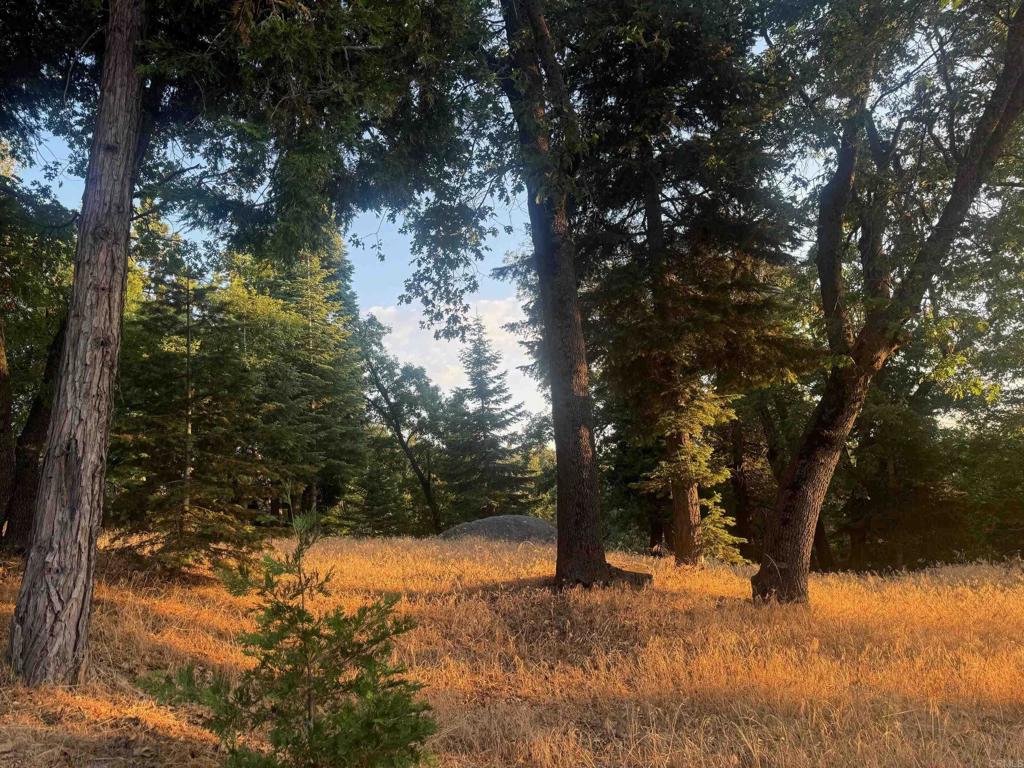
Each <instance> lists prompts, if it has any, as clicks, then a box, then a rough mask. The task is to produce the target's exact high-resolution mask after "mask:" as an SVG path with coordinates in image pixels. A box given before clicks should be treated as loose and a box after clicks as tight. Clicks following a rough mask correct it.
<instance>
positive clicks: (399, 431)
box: [367, 361, 444, 533]
mask: <svg viewBox="0 0 1024 768" xmlns="http://www.w3.org/2000/svg"><path fill="white" fill-rule="evenodd" d="M367 369H368V371H369V373H370V379H371V380H372V381H373V386H374V389H376V390H377V394H379V395H380V398H381V403H378V402H377V401H376V400H374V399H372V398H367V401H368V403H369V405H370V407H371V408H373V409H374V410H375V411H377V414H378V415H379V416H380V417H381V418H382V419H383V420H384V423H385V424H387V426H388V428H389V429H390V430H391V434H393V435H394V436H395V440H397V441H398V445H399V447H401V449H402V453H404V454H405V458H406V459H408V461H409V466H410V467H411V468H412V472H413V474H414V475H416V480H417V482H418V483H419V484H420V489H421V490H422V491H423V498H424V500H425V501H426V502H427V509H428V510H429V511H430V526H431V528H432V529H433V532H434V533H441V532H442V531H443V530H444V521H443V518H442V516H441V507H440V505H439V504H438V503H437V497H436V496H435V495H434V485H433V483H432V482H431V474H430V468H429V467H428V468H427V471H426V472H424V471H423V468H422V467H421V466H420V462H419V459H417V458H416V452H415V451H413V449H412V446H411V445H410V444H409V439H408V438H407V437H406V435H405V430H404V428H403V426H402V420H401V418H400V417H399V415H398V408H397V407H396V406H395V404H394V401H393V400H392V399H391V395H390V393H389V392H388V390H387V387H385V386H384V380H383V379H382V378H381V377H380V372H379V371H378V370H377V369H376V368H375V367H374V366H373V364H372V363H371V362H370V361H367ZM428 459H429V454H428Z"/></svg>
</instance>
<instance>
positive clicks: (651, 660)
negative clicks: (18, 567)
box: [0, 539, 1024, 768]
mask: <svg viewBox="0 0 1024 768" xmlns="http://www.w3.org/2000/svg"><path fill="white" fill-rule="evenodd" d="M311 558H312V560H313V561H314V564H315V565H316V566H317V567H318V568H321V569H328V568H330V569H332V570H333V571H334V581H333V590H334V593H333V595H332V596H331V598H330V599H329V600H328V601H327V602H330V603H333V604H338V605H341V606H343V607H345V608H346V609H351V608H354V607H356V606H357V605H359V604H361V603H363V602H365V601H367V600H371V599H374V598H375V597H378V596H381V595H392V594H397V595H400V596H401V600H400V602H399V605H398V609H399V610H400V611H401V612H402V613H404V614H407V615H410V616H412V617H413V618H414V619H415V620H416V622H417V624H418V626H417V628H416V629H415V630H414V631H413V632H411V633H410V634H409V635H407V636H406V637H405V638H403V640H402V642H401V644H400V647H399V651H398V653H399V657H400V660H401V661H402V663H404V664H405V665H406V666H407V667H408V668H409V674H410V675H411V676H412V677H414V678H415V679H416V680H418V681H419V682H421V683H423V684H424V685H425V686H426V687H425V690H424V695H425V696H426V697H427V699H428V700H429V701H430V703H431V705H432V706H433V707H434V709H435V717H436V719H437V721H438V724H439V726H440V732H439V733H438V735H437V736H435V737H434V739H433V740H432V742H431V748H432V749H433V751H434V753H435V754H436V755H437V758H438V764H439V765H440V766H444V767H452V768H454V767H456V766H457V767H458V768H490V767H493V768H499V767H501V768H505V767H507V766H538V768H563V767H564V768H569V767H570V766H571V767H572V768H578V767H581V766H582V767H586V766H602V767H607V768H620V767H622V768H641V767H642V768H648V767H651V768H660V767H665V768H669V767H673V768H674V767H676V766H679V767H680V768H682V767H683V766H697V765H701V766H764V767H766V768H767V767H768V766H772V767H775V766H780V767H781V766H786V767H787V768H803V767H805V766H806V767H807V768H817V767H818V766H825V765H828V766H850V767H851V768H853V767H854V766H856V767H857V768H861V767H865V768H872V767H873V766H960V765H964V766H999V765H1011V764H1013V761H1015V760H1024V642H1022V641H1024V572H1022V570H1021V568H1020V567H1019V566H1012V565H1007V566H994V565H968V566H958V567H945V568H940V569H935V570H931V571H925V572H921V573H916V574H906V575H899V576H894V577H888V578H881V577H872V576H852V575H829V576H819V577H814V578H813V580H812V585H811V587H812V599H813V604H812V606H811V607H810V608H807V607H792V606H768V607H764V606H756V605H754V604H752V603H751V602H750V601H749V599H748V596H749V585H748V582H747V577H748V576H749V574H748V573H746V572H744V571H743V570H741V569H729V568H720V567H712V568H708V569H705V570H686V569H684V570H679V569H676V568H675V567H673V566H672V565H671V563H669V562H666V561H657V560H653V559H649V558H639V557H631V556H623V555H616V556H614V558H613V560H614V562H615V563H616V564H617V565H620V566H625V567H630V568H632V569H636V570H647V571H650V572H653V573H654V575H655V578H654V582H653V585H652V586H651V587H649V588H647V589H645V590H642V591H633V590H629V589H626V588H613V589H604V590H594V591H590V592H587V591H581V590H569V591H565V592H552V591H550V590H549V589H547V588H546V587H545V586H544V581H545V579H546V578H547V577H548V576H549V575H550V573H551V572H552V570H553V563H552V558H553V552H552V551H551V550H550V549H548V548H542V547H534V546H531V545H522V546H519V547H516V546H514V545H498V544H483V543H480V542H474V541H461V542H434V541H413V540H405V539H393V540H383V541H381V540H376V541H371V540H329V541H326V542H323V543H322V544H321V545H320V546H318V547H317V549H316V550H315V551H314V553H313V555H312V556H311ZM13 565H14V564H13V563H7V564H6V572H5V573H3V574H0V642H2V643H6V634H7V631H8V626H7V625H8V623H9V620H10V613H11V611H12V609H13V600H14V598H15V595H16V591H17V586H18V579H17V574H16V573H15V572H14V570H13ZM246 607H247V602H246V600H244V599H240V598H234V597H231V596H230V595H228V594H227V593H226V592H225V591H224V590H223V589H222V588H221V587H220V586H219V585H217V584H216V583H215V582H213V581H210V580H205V579H201V578H197V579H189V580H177V581H164V580H161V579H160V578H158V577H155V576H139V575H137V574H131V573H130V572H127V571H125V569H124V568H123V567H119V566H118V564H117V563H116V562H111V561H110V560H109V558H108V561H107V562H106V563H105V567H103V568H101V577H100V580H99V582H98V585H97V604H96V612H95V618H94V625H93V626H94V630H93V646H92V647H93V658H92V663H91V667H90V672H89V675H88V679H87V682H86V684H85V685H84V686H82V687H80V688H77V689H75V690H53V689H50V690H46V691H27V690H25V689H23V688H20V687H18V686H14V685H12V684H11V680H10V677H9V675H8V673H7V672H6V671H3V672H0V765H3V766H8V765H10V766H24V767H25V768H37V766H62V765H69V766H76V768H77V767H78V766H96V767H97V768H98V766H180V765H189V766H199V767H200V768H202V767H203V766H212V765H216V764H217V761H218V755H217V753H216V751H215V745H214V744H213V743H212V742H211V741H210V739H209V737H208V736H207V735H206V734H204V733H203V731H202V730H201V729H200V728H198V727H197V725H196V723H197V717H196V715H197V713H196V712H194V711H191V710H188V709H170V708H166V707H161V706H158V705H156V704H155V703H154V702H153V701H152V700H151V699H149V698H148V697H146V696H144V695H142V694H141V693H139V692H138V691H137V690H136V688H135V686H134V681H135V680H136V679H137V677H138V676H139V675H141V674H143V673H145V672H147V671H149V670H153V669H166V668H169V667H175V666H178V665H181V664H183V663H185V662H186V661H194V662H196V663H197V664H198V665H200V666H208V667H209V666H216V667H219V668H224V669H227V670H229V671H230V670H236V669H238V668H239V666H240V665H242V664H244V663H245V658H244V656H242V655H241V653H240V652H239V649H238V648H237V646H236V645H235V644H234V641H233V637H234V635H235V634H236V633H237V632H238V631H240V630H241V629H243V628H245V626H246V620H245V609H246ZM1001 761H1006V762H1001Z"/></svg>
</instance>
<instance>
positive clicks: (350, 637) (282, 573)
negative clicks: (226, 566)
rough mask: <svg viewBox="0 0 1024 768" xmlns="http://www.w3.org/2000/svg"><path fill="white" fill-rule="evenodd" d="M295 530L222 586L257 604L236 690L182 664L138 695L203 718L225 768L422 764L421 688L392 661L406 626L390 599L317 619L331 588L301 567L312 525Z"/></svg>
mask: <svg viewBox="0 0 1024 768" xmlns="http://www.w3.org/2000/svg"><path fill="white" fill-rule="evenodd" d="M295 531H296V537H297V543H296V546H295V549H294V550H293V551H292V552H291V553H290V554H286V555H283V556H280V557H275V556H270V555H268V556H266V557H265V558H264V560H263V565H262V568H261V569H260V573H259V574H256V575H255V576H254V575H252V574H250V573H249V572H248V571H247V569H246V568H245V567H241V568H239V569H238V570H236V571H233V572H231V573H230V575H229V576H227V577H226V578H225V581H226V583H227V585H228V588H229V589H230V590H231V592H232V593H234V594H245V593H249V592H255V593H256V594H257V595H258V596H259V606H258V607H257V608H256V609H255V611H254V614H255V619H256V629H255V630H254V631H252V632H248V633H245V634H243V635H241V636H240V637H239V641H240V643H241V645H242V647H243V649H244V652H245V653H246V655H248V656H250V657H251V658H252V659H253V660H254V662H255V663H254V665H253V666H252V667H250V668H249V669H247V670H246V671H245V672H243V673H242V675H241V677H240V678H238V679H237V681H235V680H233V679H231V678H230V677H228V676H227V675H224V674H223V673H213V674H211V675H200V674H197V670H196V669H195V667H194V666H191V665H189V666H186V667H184V668H183V669H181V670H179V671H178V672H177V673H176V674H174V675H167V676H164V677H162V678H161V679H151V680H149V681H146V682H145V683H144V685H145V687H146V688H147V689H148V690H150V691H151V692H152V693H154V694H155V695H156V696H157V697H158V698H159V699H161V700H162V701H163V702H165V703H194V704H199V705H201V706H203V707H205V708H206V709H207V710H208V715H207V717H206V720H205V725H206V727H207V728H208V729H209V730H211V731H212V732H213V733H214V734H216V736H217V737H218V738H219V739H220V740H221V742H222V744H223V745H224V746H225V748H226V750H227V754H228V757H227V761H226V763H225V765H226V766H227V767H228V768H356V766H358V767H359V768H406V767H408V766H416V765H418V764H420V762H421V761H422V760H423V759H424V757H425V752H424V742H425V741H426V739H427V737H429V736H430V735H431V734H432V733H433V732H434V730H435V725H434V722H433V721H432V720H431V719H430V717H429V716H428V715H427V709H428V707H427V705H426V704H424V703H422V702H419V701H417V700H416V699H415V698H414V696H415V694H416V692H417V691H418V690H419V686H418V685H416V684H414V683H412V682H409V681H408V680H406V679H404V678H402V677H401V672H402V670H401V669H400V668H398V667H396V666H394V665H392V664H391V662H390V657H391V651H392V647H393V640H394V638H395V637H396V636H398V635H400V634H402V633H404V632H407V631H408V630H409V629H410V628H411V626H412V624H411V622H410V621H409V620H407V619H403V618H397V617H395V616H394V614H393V606H394V600H383V601H378V602H376V603H373V604H371V605H368V606H364V607H362V608H360V609H358V610H357V611H355V612H354V613H351V614H346V613H345V612H344V611H342V610H341V609H335V610H333V611H330V612H328V613H326V614H323V615H317V614H316V613H314V612H313V610H312V608H311V605H310V603H311V602H312V601H313V600H314V599H315V598H317V597H320V596H324V595H326V594H327V583H328V582H329V580H330V574H329V573H328V574H323V575H322V574H320V573H318V572H316V571H314V570H311V569H309V568H308V567H307V566H306V564H305V556H306V554H307V553H308V551H309V549H310V547H311V546H312V545H313V544H314V543H315V542H316V541H317V539H318V538H319V537H320V529H319V524H318V521H317V520H316V519H315V518H313V517H311V516H308V517H302V518H299V519H298V520H297V521H296V523H295Z"/></svg>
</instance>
